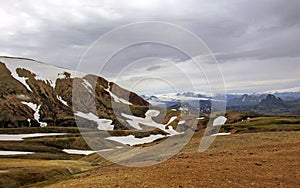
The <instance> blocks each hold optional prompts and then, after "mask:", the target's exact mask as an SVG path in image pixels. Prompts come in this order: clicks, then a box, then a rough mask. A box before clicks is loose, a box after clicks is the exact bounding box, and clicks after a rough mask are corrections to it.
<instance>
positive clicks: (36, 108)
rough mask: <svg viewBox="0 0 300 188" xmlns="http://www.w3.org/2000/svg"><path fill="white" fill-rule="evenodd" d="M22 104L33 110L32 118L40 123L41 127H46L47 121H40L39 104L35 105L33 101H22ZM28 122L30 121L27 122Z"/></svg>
mask: <svg viewBox="0 0 300 188" xmlns="http://www.w3.org/2000/svg"><path fill="white" fill-rule="evenodd" d="M21 103H22V104H25V105H27V106H29V107H30V108H31V109H32V110H33V111H34V114H33V117H34V119H35V120H36V121H37V122H39V123H40V126H41V127H46V126H47V123H46V122H40V108H41V105H36V104H34V103H31V102H25V101H22V102H21ZM29 123H30V122H29Z"/></svg>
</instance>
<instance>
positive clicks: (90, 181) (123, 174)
mask: <svg viewBox="0 0 300 188" xmlns="http://www.w3.org/2000/svg"><path fill="white" fill-rule="evenodd" d="M199 136H201V133H196V135H195V137H194V138H193V139H192V140H191V142H190V143H189V144H188V145H187V147H185V149H184V150H183V151H182V152H180V153H178V154H177V155H175V156H174V157H172V158H171V159H169V160H167V161H165V162H162V163H160V164H157V165H155V166H151V167H144V168H133V167H124V166H119V165H117V164H113V165H109V166H106V167H101V168H96V169H94V170H92V171H89V172H86V173H83V174H79V175H75V176H73V177H72V178H71V179H69V180H65V181H61V182H58V183H55V184H53V185H49V186H48V187H53V188H54V187H70V188H71V187H299V185H300V160H299V159H300V132H298V131H297V132H260V133H245V134H234V135H230V136H219V137H217V138H216V140H215V142H214V143H213V145H212V146H211V147H210V148H209V149H208V150H207V151H205V152H203V153H200V152H197V148H198V143H199Z"/></svg>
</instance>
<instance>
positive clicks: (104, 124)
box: [75, 112, 114, 130]
mask: <svg viewBox="0 0 300 188" xmlns="http://www.w3.org/2000/svg"><path fill="white" fill-rule="evenodd" d="M75 115H76V116H79V117H82V118H84V119H88V120H91V121H94V122H96V123H97V124H98V129H99V130H114V125H112V120H110V119H100V118H99V117H98V116H96V115H95V114H93V113H91V112H89V113H87V114H85V113H83V112H76V113H75Z"/></svg>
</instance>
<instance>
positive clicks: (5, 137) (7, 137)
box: [0, 133, 68, 141]
mask: <svg viewBox="0 0 300 188" xmlns="http://www.w3.org/2000/svg"><path fill="white" fill-rule="evenodd" d="M66 134H68V133H33V134H0V141H22V140H24V138H34V137H43V136H59V135H66Z"/></svg>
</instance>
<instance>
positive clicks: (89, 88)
mask: <svg viewBox="0 0 300 188" xmlns="http://www.w3.org/2000/svg"><path fill="white" fill-rule="evenodd" d="M82 80H83V83H82V85H83V86H84V87H85V88H86V89H87V90H88V92H89V93H90V94H94V89H93V86H92V85H91V84H90V83H89V82H88V81H87V80H86V79H82Z"/></svg>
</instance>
